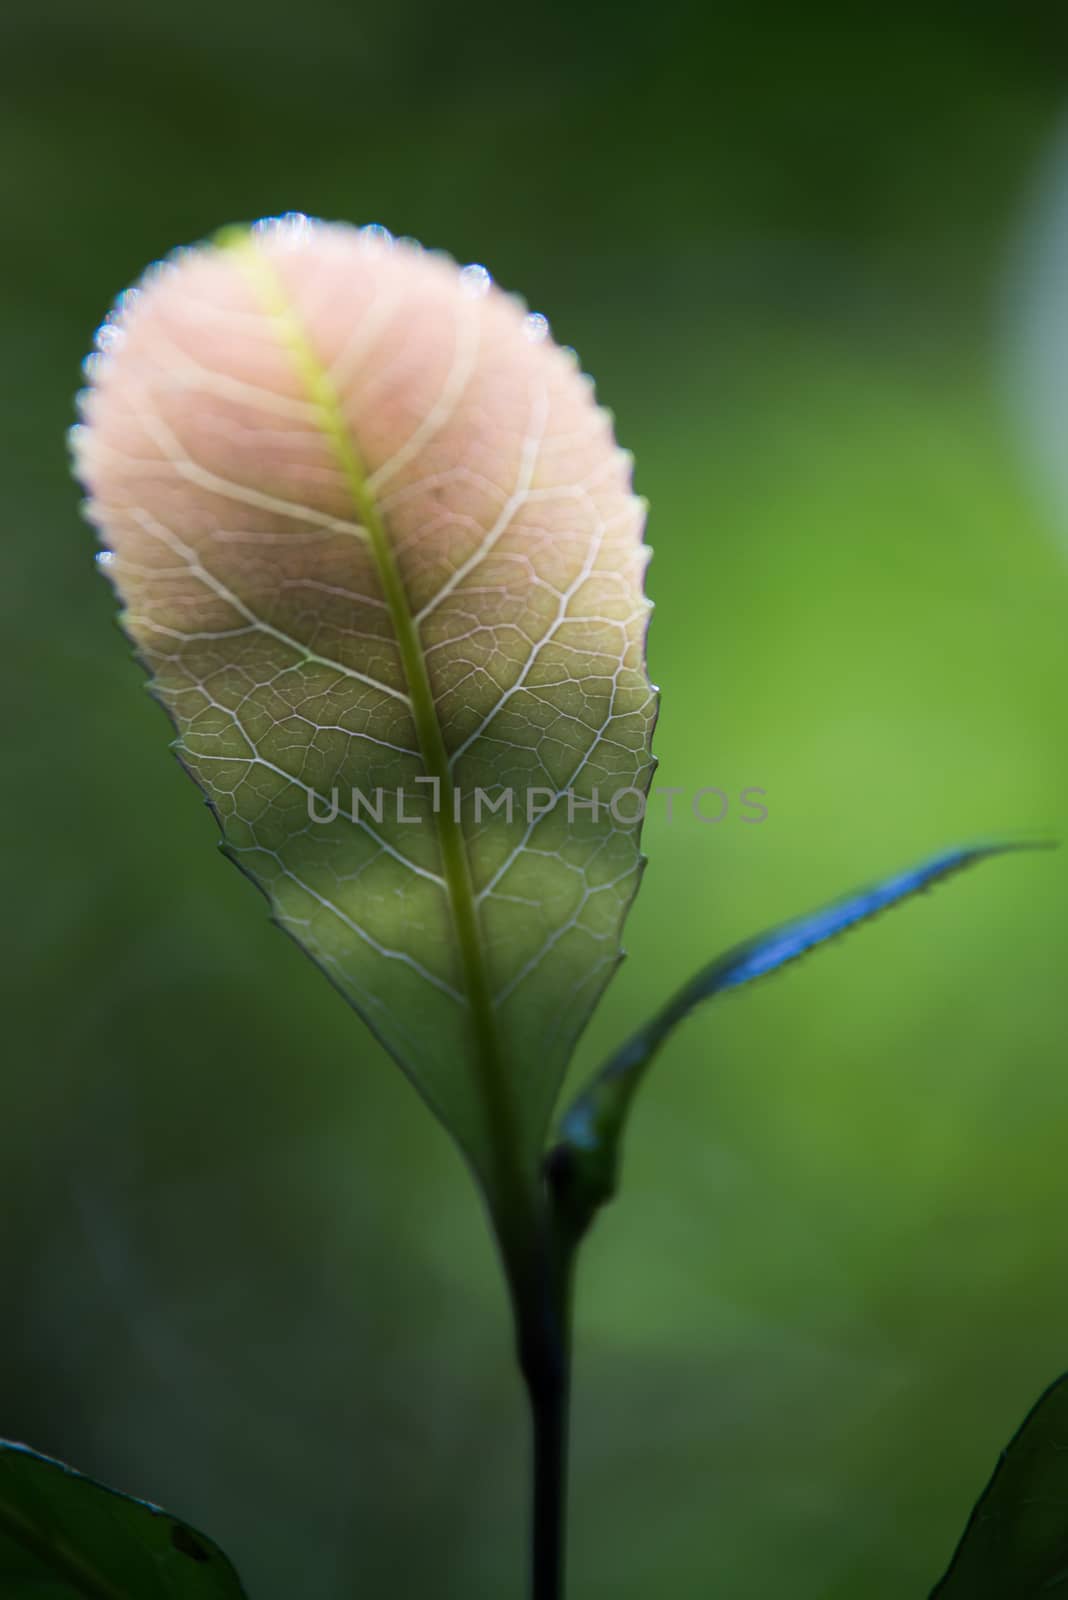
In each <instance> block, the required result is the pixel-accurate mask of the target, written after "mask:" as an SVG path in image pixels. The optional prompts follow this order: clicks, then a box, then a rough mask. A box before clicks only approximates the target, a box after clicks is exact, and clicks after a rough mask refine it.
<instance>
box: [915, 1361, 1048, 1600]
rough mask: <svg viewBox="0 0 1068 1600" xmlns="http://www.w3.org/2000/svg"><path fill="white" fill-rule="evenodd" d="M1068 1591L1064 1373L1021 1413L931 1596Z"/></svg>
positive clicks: (1026, 1599)
mask: <svg viewBox="0 0 1068 1600" xmlns="http://www.w3.org/2000/svg"><path fill="white" fill-rule="evenodd" d="M1064 1594H1068V1375H1065V1376H1062V1377H1060V1378H1058V1379H1057V1381H1056V1383H1054V1384H1052V1385H1051V1386H1050V1387H1049V1388H1048V1389H1047V1390H1046V1392H1045V1394H1044V1395H1042V1397H1041V1398H1040V1400H1039V1401H1038V1403H1037V1405H1036V1406H1035V1407H1034V1409H1033V1410H1032V1411H1031V1412H1029V1414H1028V1415H1027V1417H1026V1418H1025V1419H1024V1422H1023V1425H1022V1426H1021V1428H1020V1430H1019V1432H1018V1433H1017V1434H1016V1436H1015V1438H1014V1439H1013V1440H1012V1442H1011V1444H1010V1445H1009V1447H1008V1449H1007V1450H1005V1451H1004V1452H1003V1454H1002V1456H1001V1459H1000V1461H999V1462H998V1465H997V1468H996V1469H995V1472H994V1476H993V1477H992V1478H991V1480H990V1482H989V1484H988V1485H987V1487H986V1489H985V1490H984V1491H983V1495H982V1498H981V1499H980V1500H979V1503H978V1505H977V1506H976V1508H975V1510H974V1511H973V1512H972V1515H971V1518H970V1520H969V1522H968V1526H967V1527H966V1528H965V1530H964V1537H963V1538H962V1539H961V1542H960V1544H959V1545H958V1546H957V1550H956V1554H955V1555H954V1557H953V1560H952V1562H951V1563H950V1568H949V1571H948V1572H947V1573H946V1575H945V1577H944V1578H943V1579H942V1581H941V1582H940V1583H938V1584H936V1585H935V1587H934V1589H932V1591H931V1600H935V1597H937V1600H1032V1597H1034V1600H1038V1597H1040V1596H1046V1595H1054V1596H1056V1595H1064Z"/></svg>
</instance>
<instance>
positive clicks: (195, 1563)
mask: <svg viewBox="0 0 1068 1600" xmlns="http://www.w3.org/2000/svg"><path fill="white" fill-rule="evenodd" d="M244 1594H245V1591H244V1590H243V1589H242V1587H241V1584H240V1582H239V1580H238V1577H237V1574H236V1572H235V1571H234V1569H233V1567H232V1566H231V1565H230V1563H229V1561H228V1560H227V1559H226V1557H225V1556H224V1555H223V1553H222V1551H221V1550H220V1549H219V1547H218V1545H216V1544H213V1543H212V1541H211V1540H210V1539H208V1538H206V1537H205V1536H204V1534H202V1533H198V1532H197V1531H196V1530H195V1529H193V1528H190V1527H189V1526H187V1524H186V1523H184V1522H180V1521H179V1520H178V1518H177V1517H172V1516H171V1515H170V1514H169V1513H168V1512H166V1511H161V1510H160V1509H159V1507H158V1506H153V1505H149V1504H147V1502H145V1501H143V1500H133V1499H130V1497H129V1496H128V1495H124V1494H118V1493H116V1491H115V1490H113V1489H106V1488H104V1486H103V1485H102V1484H99V1483H94V1481H93V1480H92V1479H91V1478H86V1477H83V1476H82V1474H81V1473H80V1472H75V1471H74V1470H73V1468H71V1467H66V1466H64V1465H63V1464H62V1462H59V1461H52V1460H50V1459H49V1457H48V1456H41V1455H37V1454H36V1453H35V1452H34V1451H32V1450H28V1449H27V1448H26V1446H25V1445H21V1444H7V1443H5V1442H3V1441H0V1595H3V1597H4V1600H244Z"/></svg>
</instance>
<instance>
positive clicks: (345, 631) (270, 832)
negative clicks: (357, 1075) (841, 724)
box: [73, 218, 654, 1187]
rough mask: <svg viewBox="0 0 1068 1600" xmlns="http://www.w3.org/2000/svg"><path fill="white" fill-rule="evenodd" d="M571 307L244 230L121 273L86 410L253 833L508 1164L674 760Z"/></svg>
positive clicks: (623, 894) (419, 1075)
mask: <svg viewBox="0 0 1068 1600" xmlns="http://www.w3.org/2000/svg"><path fill="white" fill-rule="evenodd" d="M546 334H547V327H546V323H545V319H544V318H542V317H536V316H525V315H524V312H523V309H522V307H521V306H520V305H519V304H518V303H517V302H516V301H514V300H512V299H511V298H509V297H507V296H505V295H504V294H502V293H501V292H500V291H498V290H497V289H495V288H494V287H493V286H492V285H491V283H490V280H489V277H488V275H487V273H486V272H485V270H484V269H483V268H481V267H466V268H464V269H463V270H462V271H461V270H460V269H459V268H458V267H456V266H455V265H454V264H453V263H452V262H451V261H448V260H446V259H444V258H442V257H439V256H435V255H430V254H424V253H423V252H421V251H420V250H419V249H418V248H417V247H415V246H413V245H410V244H407V243H396V244H394V243H393V242H392V241H391V240H390V239H389V236H388V235H386V234H385V233H384V230H382V229H380V228H370V229H363V230H360V231H357V230H356V229H352V228H344V227H337V226H327V225H323V224H316V223H309V222H308V221H307V219H304V218H288V219H282V220H281V221H280V222H276V223H272V224H260V225H257V226H256V227H255V228H253V229H252V230H251V232H249V231H242V230H237V231H234V230H231V231H230V232H229V233H228V234H227V235H226V236H225V238H224V239H223V241H222V242H221V244H219V245H217V246H215V247H208V248H202V249H198V250H196V251H192V252H188V253H185V254H183V255H181V256H180V257H179V258H178V259H177V260H176V261H174V262H172V263H170V264H169V265H167V266H165V267H164V268H162V269H156V270H154V271H153V272H152V273H150V274H149V276H148V277H147V278H146V280H145V283H144V284H143V286H142V288H141V289H140V290H139V291H137V292H135V293H134V294H133V295H132V296H129V295H128V296H124V297H123V299H122V302H121V304H120V306H119V307H118V309H117V311H116V313H115V314H114V315H113V316H112V318H111V319H109V321H108V322H107V323H106V324H105V325H104V327H103V329H102V330H101V333H100V336H99V341H98V343H99V352H98V354H97V355H96V356H94V357H91V358H90V378H91V387H90V390H89V392H88V394H87V395H86V396H84V397H83V399H82V409H83V417H84V421H83V425H82V426H80V427H79V428H77V429H75V430H74V441H73V443H74V451H75V458H76V467H77V472H78V474H79V476H80V478H81V480H82V482H83V483H84V485H85V486H86V488H87V490H88V493H89V497H90V499H89V506H88V510H89V515H90V518H91V520H92V521H93V522H94V523H95V524H96V526H97V528H98V529H99V530H100V534H101V537H102V540H103V541H104V543H105V546H106V549H105V551H104V552H103V556H102V559H103V561H104V564H105V566H106V570H107V572H108V574H109V576H110V577H111V578H112V579H113V580H114V582H115V585H116V587H117V589H118V591H119V595H120V597H121V599H122V602H123V605H124V608H125V609H124V612H123V621H124V625H125V628H126V631H127V633H128V634H129V636H130V637H131V638H132V639H133V640H134V642H135V643H136V645H137V648H138V650H139V652H140V654H141V657H142V658H143V661H144V663H145V665H146V667H147V669H148V670H149V672H150V673H151V674H152V679H153V689H154V692H155V694H156V695H157V697H158V698H159V699H160V700H161V701H162V703H163V704H164V705H165V706H166V708H167V709H168V711H169V712H170V714H171V716H172V718H173V720H174V722H175V724H176V726H177V729H178V735H179V737H178V740H177V749H178V752H179V755H180V757H181V759H182V761H183V762H184V764H185V765H186V766H187V768H188V769H189V771H190V772H191V773H192V775H193V777H194V778H195V779H196V781H197V782H198V783H199V784H200V786H201V787H202V788H203V790H204V791H205V793H206V794H207V796H208V798H209V800H210V802H211V804H212V806H213V808H214V810H215V812H216V814H217V816H218V819H219V821H220V823H221V826H222V831H223V843H224V849H225V851H226V853H227V854H228V855H229V856H230V857H231V859H232V860H234V861H235V862H237V864H238V865H239V866H240V867H241V868H242V869H243V870H244V871H245V872H246V873H247V874H248V876H249V877H250V878H251V879H252V880H253V881H254V882H255V883H256V884H257V885H258V886H259V887H260V888H261V889H262V890H263V891H264V893H265V894H266V895H267V896H268V898H269V900H270V903H271V907H272V910H273V913H274V916H275V918H276V920H277V921H278V922H279V923H280V925H281V926H282V927H283V928H284V929H285V930H286V931H287V932H288V933H290V934H291V935H292V936H293V937H294V938H295V939H296V940H297V942H298V943H299V944H300V945H302V946H303V948H304V949H305V950H306V951H307V952H308V953H309V954H310V955H311V956H312V957H314V959H315V960H316V961H317V962H318V963H319V965H320V966H321V967H322V969H323V971H324V972H325V973H326V974H327V975H328V976H329V977H330V978H331V979H332V981H333V982H334V983H335V984H336V986H337V987H338V988H339V989H340V990H341V992H342V993H343V994H344V995H345V997H346V998H347V999H348V1000H349V1001H350V1002H351V1003H352V1005H353V1006H355V1008H356V1009H357V1010H358V1011H359V1012H360V1013H361V1015H362V1016H363V1018H364V1019H365V1021H366V1022H367V1023H368V1024H369V1026H370V1027H371V1028H372V1029H373V1030H374V1032H375V1033H376V1034H377V1036H378V1037H379V1038H380V1039H381V1040H382V1042H383V1043H384V1044H385V1045H386V1046H387V1048H388V1049H389V1050H390V1051H391V1052H392V1054H393V1055H394V1057H395V1058H396V1059H397V1060H398V1061H399V1062H400V1063H401V1065H402V1066H403V1067H404V1068H405V1069H406V1071H407V1072H408V1073H409V1074H410V1075H411V1077H412V1078H413V1079H414V1080H415V1082H416V1083H417V1085H418V1086H419V1088H420V1089H421V1090H422V1092H423V1093H424V1095H425V1096H426V1098H427V1099H428V1100H429V1101H430V1102H431V1104H432V1105H433V1106H434V1107H435V1108H436V1110H437V1111H438V1113H439V1114H440V1115H441V1117H442V1118H443V1119H444V1121H445V1122H446V1123H447V1125H448V1126H449V1127H450V1128H451V1130H452V1131H453V1133H454V1134H455V1135H456V1136H457V1138H458V1139H459V1140H460V1142H461V1144H462V1145H463V1147H464V1148H465V1150H466V1151H467V1153H468V1155H469V1156H470V1158H471V1159H472V1160H473V1162H474V1163H475V1165H476V1167H478V1168H479V1169H480V1170H481V1173H482V1175H483V1177H484V1179H485V1180H486V1181H487V1182H488V1183H489V1184H490V1185H491V1187H492V1185H493V1183H494V1182H495V1181H497V1180H498V1179H500V1181H501V1182H504V1176H503V1174H504V1172H505V1169H507V1168H508V1167H509V1166H511V1167H513V1168H514V1167H516V1166H522V1167H526V1169H527V1170H528V1171H529V1170H533V1168H534V1166H535V1164H536V1159H537V1153H538V1151H539V1149H540V1146H541V1142H542V1139H543V1137H544V1130H545V1126H546V1123H547V1120H548V1116H549V1114H550V1110H551V1107H552V1103H553V1100H554V1098H555V1094H556V1091H557V1088H558V1086H559V1082H560V1079H561V1076H562V1073H563V1071H564V1068H565V1065H566V1063H567V1059H568V1056H569V1054H570V1051H571V1049H572V1046H573V1042H574V1040H575V1038H576V1036H577V1034H578V1032H579V1030H580V1029H581V1028H582V1026H583V1024H584V1023H585V1021H586V1019H587V1017H588V1015H589V1013H590V1011H591V1009H592V1008H593V1006H594V1004H595V1003H596V1001H597V998H598V996H599V995H600V993H601V990H602V989H603V987H604V985H605V983H606V982H607V980H608V978H609V976H610V975H611V973H612V971H613V970H614V968H615V966H616V964H617V962H618V960H619V957H620V950H619V933H620V927H621V924H622V920H623V917H624V915H625V913H626V910H627V908H628V906H629V904H630V901H631V899H632V898H633V895H634V893H635V890H636V887H637V883H638V878H639V869H640V857H639V851H638V834H639V828H640V823H639V821H638V820H637V813H638V812H639V811H640V810H641V807H640V805H639V804H638V801H637V799H636V798H635V795H634V791H641V792H644V790H645V788H646V786H647V784H648V780H649V776H650V771H651V761H650V755H649V742H650V736H651V729H652V724H653V716H654V696H653V691H652V689H651V687H650V685H649V682H648V679H647V677H646V673H645V664H644V636H645V629H646V623H647V614H648V602H647V601H646V600H645V598H644V595H643V592H642V579H643V573H644V568H645V561H646V555H647V552H646V550H645V548H644V547H643V545H642V527H643V522H644V510H643V507H642V504H641V503H640V502H639V501H638V500H636V499H635V498H634V496H633V494H632V493H631V488H630V476H631V468H630V461H629V458H628V457H627V456H626V455H625V454H624V453H623V452H621V451H620V450H619V449H618V447H617V446H616V443H615V441H614V438H613V434H612V427H611V421H610V419H609V417H608V416H607V414H606V413H605V412H604V411H602V410H600V409H598V407H597V406H596V404H595V401H594V398H593V393H592V387H591V384H590V382H589V380H588V379H586V378H584V377H582V376H581V375H580V373H579V371H578V368H577V366H576V364H575V361H574V357H573V355H572V353H570V352H568V351H565V350H562V349H560V348H558V347H557V346H555V345H554V344H553V343H552V341H551V340H550V339H548V337H547V336H546ZM627 791H630V792H629V793H627ZM554 801H555V802H556V803H555V804H554V803H553V802H554ZM591 801H596V802H598V809H597V810H596V812H594V811H593V810H591V809H590V807H589V802H591ZM613 801H615V802H616V804H615V806H614V808H613V809H609V805H610V803H611V802H613ZM495 805H496V806H497V807H498V809H497V810H496V811H493V810H491V807H492V806H495Z"/></svg>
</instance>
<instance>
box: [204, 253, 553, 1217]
mask: <svg viewBox="0 0 1068 1600" xmlns="http://www.w3.org/2000/svg"><path fill="white" fill-rule="evenodd" d="M226 244H227V246H228V248H230V249H232V250H233V251H234V253H235V256H236V257H237V260H238V261H239V263H240V266H241V267H242V269H243V270H244V272H245V273H246V276H247V277H248V279H249V281H250V283H251V284H252V287H253V289H254V290H255V292H256V296H257V299H258V300H259V303H260V305H261V306H262V308H263V310H264V313H265V315H266V316H267V318H268V320H269V321H270V322H271V324H272V326H273V327H274V328H275V330H276V332H277V334H278V336H279V339H280V341H281V343H282V344H283V345H284V346H285V348H286V350H287V351H288V353H289V355H290V357H291V359H292V361H293V364H294V366H295V368H296V370H297V373H298V376H299V377H300V379H301V382H302V383H303V384H304V387H305V391H306V393H307V395H308V398H309V400H310V401H311V404H312V406H313V408H314V411H315V414H316V418H317V420H318V424H319V427H320V429H321V432H322V434H323V437H324V438H325V439H326V440H327V442H328V444H329V446H330V449H331V451H332V453H333V455H334V458H335V460H336V462H337V464H338V466H339V467H340V469H341V472H342V474H343V476H344V479H345V483H346V486H347V488H348V491H349V494H350V496H351V498H352V502H353V506H354V508H355V511H356V514H357V517H358V519H359V522H360V525H361V526H362V527H363V528H364V529H365V530H366V532H367V535H368V538H369V541H370V547H371V551H372V554H373V557H374V561H375V567H376V570H377V573H378V578H379V582H380V583H381V585H382V594H383V598H384V600H385V602H386V606H387V608H388V611H389V616H390V620H391V622H392V624H393V629H394V632H395V634H396V638H397V644H398V648H399V651H400V657H401V665H402V669H403V672H404V679H405V682H406V684H407V686H408V693H409V695H410V697H411V711H412V719H413V721H414V724H415V730H416V735H417V739H418V743H419V752H420V755H421V757H422V761H423V765H424V768H425V775H426V776H427V777H428V778H435V779H437V793H438V796H439V804H438V808H437V811H436V813H435V826H436V831H437V835H438V842H439V846H440V850H441V861H442V876H443V878H444V880H445V889H446V894H447V898H448V902H449V909H450V913H451V916H452V921H453V926H454V928H455V932H456V943H457V950H458V953H459V958H460V967H461V971H462V976H463V990H464V993H465V995H466V998H467V1004H468V1010H469V1014H470V1018H471V1028H472V1063H471V1064H472V1066H473V1068H474V1071H475V1077H476V1087H477V1091H478V1095H479V1099H480V1101H481V1105H482V1111H483V1114H484V1117H485V1121H486V1133H487V1135H488V1137H489V1142H490V1147H491V1150H492V1160H493V1171H492V1172H491V1173H490V1174H487V1175H486V1176H487V1177H488V1178H489V1180H490V1182H491V1184H492V1185H493V1189H494V1191H495V1193H494V1195H493V1196H492V1197H491V1198H492V1199H493V1200H494V1201H495V1202H496V1204H498V1205H500V1206H503V1207H505V1208H507V1209H509V1210H514V1209H515V1197H516V1195H517V1192H518V1191H519V1190H521V1189H522V1176H521V1175H522V1172H523V1166H524V1162H523V1152H522V1141H521V1138H520V1133H519V1126H518V1121H517V1118H516V1113H515V1106H514V1103H513V1098H512V1094H511V1089H510V1085H509V1081H508V1075H507V1070H506V1062H505V1060H504V1057H503V1053H502V1048H501V1039H500V1033H499V1030H498V1027H497V1021H496V1017H495V1014H494V1010H493V996H492V989H491V986H490V981H489V973H488V970H487V967H486V960H485V951H484V948H483V943H482V936H481V929H480V924H479V914H478V904H477V900H476V896H475V889H474V883H473V880H472V875H471V865H470V861H469V858H468V854H467V846H466V843H465V841H464V836H463V830H462V828H461V826H460V824H459V822H458V821H457V820H456V817H455V815H454V810H453V806H452V804H451V790H452V775H451V769H450V766H449V757H448V751H447V748H446V745H445V738H444V735H443V733H442V729H441V722H440V720H439V718H438V712H437V706H436V704H435V701H434V695H433V691H432V689H431V686H430V676H429V672H428V670H427V663H426V656H425V654H424V651H423V646H422V641H421V638H420V635H419V626H418V623H417V622H416V620H415V616H414V614H413V612H412V609H411V606H410V604H409V601H408V594H407V591H406V589H405V587H404V580H403V578H402V576H401V573H400V570H399V568H398V566H397V561H396V557H395V555H394V551H393V545H392V543H391V541H390V538H389V534H388V531H387V528H386V524H385V521H384V518H383V516H382V513H381V511H380V509H379V506H378V503H377V501H376V500H375V497H374V495H373V493H372V492H371V490H370V489H369V488H368V484H367V474H366V471H365V469H364V466H363V462H362V460H361V457H360V453H359V450H358V448H357V446H356V442H355V440H354V438H353V436H352V433H351V430H350V428H349V426H348V423H347V421H346V418H345V414H344V410H343V407H342V404H341V398H340V396H339V394H338V392H337V390H336V389H335V387H334V384H333V382H332V380H331V377H330V374H329V372H328V370H327V368H326V367H325V366H324V364H323V363H322V361H321V360H320V359H319V356H318V355H317V353H316V351H315V349H314V347H313V345H312V343H311V340H310V338H309V337H308V334H307V331H306V330H305V328H304V325H303V323H302V322H301V319H300V317H299V315H298V313H297V311H296V308H295V307H294V306H293V304H292V302H291V301H290V299H289V297H288V295H287V293H286V290H285V287H284V285H283V283H282V281H281V279H280V277H279V274H278V273H277V272H276V271H275V269H274V267H273V265H272V264H271V263H270V262H269V261H268V260H267V259H266V257H265V255H264V254H263V252H262V250H260V249H259V248H258V247H257V244H256V241H255V239H254V238H253V237H251V236H249V235H247V234H246V235H244V236H243V237H242V238H241V239H239V240H235V241H232V242H231V241H230V240H227V241H226ZM519 1203H520V1205H522V1201H521V1200H520V1202H519ZM524 1209H525V1208H524Z"/></svg>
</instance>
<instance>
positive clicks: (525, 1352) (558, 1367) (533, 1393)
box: [501, 1194, 574, 1600]
mask: <svg viewBox="0 0 1068 1600" xmlns="http://www.w3.org/2000/svg"><path fill="white" fill-rule="evenodd" d="M545 1201H546V1203H545V1205H544V1208H543V1210H542V1216H541V1218H540V1221H541V1222H542V1227H541V1228H540V1229H539V1236H538V1238H537V1239H536V1240H534V1241H531V1240H528V1241H527V1244H528V1245H533V1248H532V1249H528V1250H525V1251H523V1252H522V1255H517V1254H516V1253H514V1252H512V1251H509V1249H508V1248H507V1245H506V1244H505V1241H504V1240H503V1239H502V1241H501V1242H502V1248H503V1249H504V1254H505V1265H506V1270H507V1272H508V1279H509V1284H510V1286H511V1291H512V1303H513V1308H514V1312H515V1321H516V1336H517V1344H518V1355H519V1365H520V1369H521V1371H522V1374H523V1381H524V1383H525V1385H526V1391H527V1398H528V1401H529V1405H530V1419H531V1434H532V1441H531V1442H532V1457H531V1459H532V1488H533V1495H532V1507H531V1525H530V1541H531V1542H530V1591H529V1592H530V1600H564V1595H565V1591H566V1565H567V1542H566V1536H567V1462H568V1443H569V1433H570V1398H571V1278H572V1266H573V1260H574V1252H573V1248H572V1246H571V1244H570V1242H569V1241H568V1240H567V1239H566V1238H565V1237H563V1236H562V1235H561V1233H560V1231H559V1229H558V1227H557V1225H556V1218H555V1214H554V1211H553V1208H552V1199H551V1195H549V1194H545Z"/></svg>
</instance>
